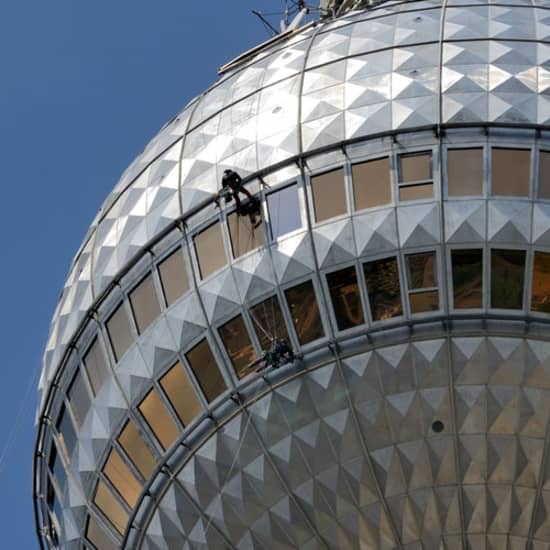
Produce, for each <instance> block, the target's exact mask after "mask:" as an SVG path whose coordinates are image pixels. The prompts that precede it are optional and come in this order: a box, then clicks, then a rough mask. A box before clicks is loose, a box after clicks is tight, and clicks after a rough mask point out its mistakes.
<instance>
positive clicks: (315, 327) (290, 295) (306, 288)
mask: <svg viewBox="0 0 550 550" xmlns="http://www.w3.org/2000/svg"><path fill="white" fill-rule="evenodd" d="M285 296H286V300H287V302H288V307H289V309H290V316H291V317H292V322H293V323H294V328H295V329H296V334H297V335H298V340H299V341H300V344H302V345H304V344H308V343H309V342H312V341H313V340H317V339H318V338H322V337H323V336H324V335H325V332H324V329H323V324H322V322H321V315H320V314H319V306H318V305H317V298H316V297H315V290H314V288H313V283H312V282H311V281H306V282H304V283H301V284H299V285H296V286H294V287H292V288H288V289H287V290H285Z"/></svg>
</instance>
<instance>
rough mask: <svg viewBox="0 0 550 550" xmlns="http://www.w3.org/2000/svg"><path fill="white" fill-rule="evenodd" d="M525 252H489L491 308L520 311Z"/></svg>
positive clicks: (496, 250)
mask: <svg viewBox="0 0 550 550" xmlns="http://www.w3.org/2000/svg"><path fill="white" fill-rule="evenodd" d="M524 276H525V250H499V249H493V250H491V307H494V308H499V309H522V307H523V281H524Z"/></svg>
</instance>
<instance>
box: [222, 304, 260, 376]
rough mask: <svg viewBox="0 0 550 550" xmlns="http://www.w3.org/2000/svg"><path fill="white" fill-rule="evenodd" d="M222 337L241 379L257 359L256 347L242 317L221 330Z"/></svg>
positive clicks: (226, 324)
mask: <svg viewBox="0 0 550 550" xmlns="http://www.w3.org/2000/svg"><path fill="white" fill-rule="evenodd" d="M219 333H220V337H221V339H222V342H223V345H224V346H225V349H226V350H227V354H228V355H229V357H230V359H231V363H232V364H233V367H234V368H235V372H236V373H237V376H238V377H239V378H242V377H243V376H244V375H245V374H246V370H247V367H248V365H250V363H252V361H254V359H256V352H255V350H254V346H253V345H252V342H251V341H250V337H249V336H248V331H247V330H246V326H245V324H244V321H243V318H242V315H238V316H237V317H235V318H234V319H231V321H228V322H227V323H225V324H224V325H222V326H221V327H220V328H219Z"/></svg>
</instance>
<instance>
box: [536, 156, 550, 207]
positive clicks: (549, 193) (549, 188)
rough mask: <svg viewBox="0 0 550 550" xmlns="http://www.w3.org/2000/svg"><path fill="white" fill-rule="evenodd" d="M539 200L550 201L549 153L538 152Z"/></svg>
mask: <svg viewBox="0 0 550 550" xmlns="http://www.w3.org/2000/svg"><path fill="white" fill-rule="evenodd" d="M538 197H539V199H550V152H548V151H540V152H539V181H538Z"/></svg>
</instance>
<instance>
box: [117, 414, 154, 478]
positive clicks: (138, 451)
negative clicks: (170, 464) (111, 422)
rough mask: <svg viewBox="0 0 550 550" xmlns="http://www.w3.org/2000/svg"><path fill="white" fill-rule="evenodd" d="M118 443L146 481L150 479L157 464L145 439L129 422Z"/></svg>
mask: <svg viewBox="0 0 550 550" xmlns="http://www.w3.org/2000/svg"><path fill="white" fill-rule="evenodd" d="M118 442H119V443H120V446H121V447H122V448H123V449H124V452H125V453H126V454H127V455H128V457H129V458H130V460H131V461H132V463H133V465H134V466H135V467H136V468H137V470H138V471H139V473H140V474H141V475H142V476H143V478H144V479H148V478H149V477H150V476H151V474H152V473H153V470H154V469H155V466H156V464H157V462H156V460H155V457H154V456H153V453H151V451H150V450H149V447H147V445H146V443H145V441H144V440H143V437H142V436H141V434H140V433H139V431H138V430H137V428H136V427H135V425H134V423H133V422H132V421H131V420H129V421H128V422H127V423H126V425H125V426H124V428H123V430H122V432H121V433H120V435H119V436H118Z"/></svg>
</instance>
